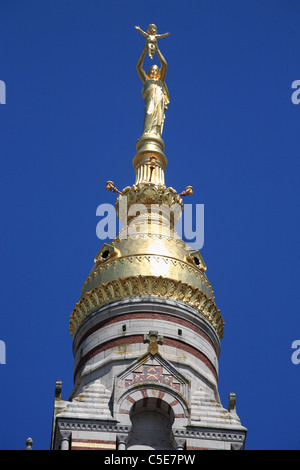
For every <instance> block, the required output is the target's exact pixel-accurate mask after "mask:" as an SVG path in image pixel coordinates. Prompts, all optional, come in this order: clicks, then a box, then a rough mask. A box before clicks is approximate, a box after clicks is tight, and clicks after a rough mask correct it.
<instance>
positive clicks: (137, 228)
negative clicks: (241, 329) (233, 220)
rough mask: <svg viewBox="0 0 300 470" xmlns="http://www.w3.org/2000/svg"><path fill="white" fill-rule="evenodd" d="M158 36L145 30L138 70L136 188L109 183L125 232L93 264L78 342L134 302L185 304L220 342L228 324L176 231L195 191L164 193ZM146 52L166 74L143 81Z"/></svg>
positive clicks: (79, 311) (164, 93)
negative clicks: (94, 324) (102, 313)
mask: <svg viewBox="0 0 300 470" xmlns="http://www.w3.org/2000/svg"><path fill="white" fill-rule="evenodd" d="M152 26H155V25H152ZM155 31H156V32H157V29H156V27H155V28H152V29H150V28H148V32H147V34H148V36H147V39H146V43H145V46H144V49H143V52H142V54H141V56H140V58H139V60H138V63H137V71H138V74H139V76H140V78H141V80H142V82H143V88H142V96H143V98H144V100H145V116H144V125H143V132H142V135H141V137H140V138H139V139H138V140H137V143H136V154H135V156H134V158H133V166H134V169H135V183H134V184H133V185H132V186H127V187H126V188H124V189H123V190H122V191H119V190H118V189H117V188H116V187H115V185H114V183H113V182H112V181H107V183H106V187H107V190H108V191H112V192H115V193H118V197H117V200H116V209H117V215H118V217H119V219H120V221H121V222H122V223H123V227H122V229H121V231H120V233H119V235H118V237H117V238H116V239H115V240H113V241H111V242H109V243H105V244H104V245H103V247H102V248H101V250H100V251H99V253H98V254H97V255H96V257H95V259H94V263H95V264H94V267H93V269H92V271H91V273H90V275H89V276H88V278H87V279H86V281H85V283H84V285H83V288H82V292H81V299H80V300H79V302H78V303H77V304H76V306H75V308H74V310H73V312H72V315H71V317H70V331H71V333H72V336H73V337H74V335H75V334H76V331H77V329H78V328H79V326H80V325H81V323H82V321H83V320H84V319H85V318H86V317H87V316H88V315H89V314H90V313H91V312H93V311H94V310H96V309H98V308H99V307H101V306H103V305H106V304H107V303H110V302H113V301H116V300H120V299H123V298H128V297H136V296H137V297H141V296H150V297H156V298H164V299H172V300H175V301H178V302H183V303H185V304H186V305H188V306H190V307H192V308H194V309H196V310H198V311H199V312H201V314H202V315H203V316H204V317H205V318H206V319H207V321H209V322H210V323H211V324H212V325H213V327H214V329H215V331H216V333H217V334H218V336H219V337H220V338H221V337H222V335H223V326H224V322H223V319H222V317H221V314H220V311H219V310H218V308H217V307H216V305H215V303H214V293H213V290H212V287H211V285H210V283H209V281H208V279H207V277H206V275H205V271H206V266H205V264H204V261H203V259H202V257H201V255H200V253H199V251H195V249H192V248H191V247H189V246H188V245H187V244H186V243H185V242H184V241H183V240H182V239H181V237H180V236H179V235H178V233H177V231H176V228H175V225H176V223H177V222H178V220H179V219H180V217H181V213H182V209H183V202H182V197H183V196H190V195H192V194H193V188H192V186H187V187H186V188H185V190H184V191H182V192H180V193H179V194H178V193H177V191H176V190H175V189H173V188H170V187H166V185H165V169H166V166H167V158H166V156H165V154H164V149H165V144H164V141H163V139H162V130H163V124H164V119H165V111H166V108H167V104H168V103H169V93H168V90H167V86H166V83H165V78H166V72H167V63H166V60H165V58H164V57H163V55H162V54H161V52H160V50H159V48H158V46H157V38H158V37H164V35H161V36H159V35H156V33H155ZM150 33H151V34H150ZM145 34H146V33H145ZM150 46H151V47H150ZM147 51H148V53H150V55H151V54H153V52H154V51H155V52H156V53H157V56H158V58H159V60H160V65H161V67H160V68H158V67H156V68H153V66H152V67H151V68H150V69H149V71H148V73H147V74H146V73H145V71H144V70H143V62H144V58H145V55H146V53H147ZM152 57H153V55H152Z"/></svg>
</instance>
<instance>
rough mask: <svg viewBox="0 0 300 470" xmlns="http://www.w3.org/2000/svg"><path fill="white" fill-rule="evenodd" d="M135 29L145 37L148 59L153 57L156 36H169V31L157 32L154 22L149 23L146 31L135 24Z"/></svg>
mask: <svg viewBox="0 0 300 470" xmlns="http://www.w3.org/2000/svg"><path fill="white" fill-rule="evenodd" d="M135 29H137V30H138V31H139V32H140V33H141V34H142V35H143V36H145V38H147V40H146V44H147V48H148V55H149V57H150V59H153V56H154V53H155V45H156V43H157V38H165V37H166V36H170V33H164V34H157V27H156V26H155V24H149V26H148V28H147V32H145V31H143V30H142V29H141V28H140V27H139V26H136V27H135Z"/></svg>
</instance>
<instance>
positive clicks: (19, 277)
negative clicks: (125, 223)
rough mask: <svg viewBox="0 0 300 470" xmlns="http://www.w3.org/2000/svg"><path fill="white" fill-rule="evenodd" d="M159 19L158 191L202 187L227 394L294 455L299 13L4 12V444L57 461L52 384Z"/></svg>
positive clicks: (127, 169)
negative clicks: (161, 116) (163, 166)
mask: <svg viewBox="0 0 300 470" xmlns="http://www.w3.org/2000/svg"><path fill="white" fill-rule="evenodd" d="M149 23H155V24H157V26H158V29H159V31H161V32H165V31H170V32H171V36H170V37H168V38H165V39H161V40H160V46H161V50H162V52H163V54H164V55H165V57H166V59H167V62H168V72H167V79H166V81H167V84H168V88H169V92H170V97H171V103H170V105H169V109H168V111H167V118H166V122H165V128H164V134H163V138H164V141H165V144H166V150H165V153H166V156H167V158H168V167H167V170H166V184H167V185H168V186H171V187H173V188H175V189H176V190H178V191H182V190H183V189H184V188H185V186H186V185H192V186H193V187H194V195H193V197H192V198H189V200H188V202H190V203H191V202H192V203H194V204H196V203H201V204H204V206H205V243H204V247H203V249H202V250H201V254H202V256H203V258H204V261H205V262H206V264H207V266H208V270H207V276H208V279H209V280H210V282H211V283H212V285H213V288H214V292H215V296H216V303H217V305H218V307H219V308H220V309H221V312H222V315H223V318H224V321H225V323H226V325H225V332H224V338H223V340H222V343H221V357H220V386H219V387H220V388H219V390H220V396H221V400H222V403H223V405H224V406H225V407H227V397H228V393H229V392H235V393H236V395H237V412H238V414H239V416H240V418H241V420H242V424H243V425H244V426H246V427H247V428H248V436H247V442H246V448H247V449H299V448H300V430H299V422H300V407H299V391H300V390H299V388H300V364H299V365H295V364H293V363H292V361H291V355H292V352H293V351H292V349H291V344H292V342H293V341H294V340H299V339H300V328H299V323H300V322H299V285H298V284H299V254H300V251H299V228H300V227H299V149H300V132H299V125H300V104H299V105H295V104H293V103H292V101H291V95H292V92H293V90H292V88H291V84H292V82H293V81H294V80H300V62H299V50H300V3H299V1H296V0H245V1H243V2H241V1H239V0H228V1H221V0H219V1H217V0H194V1H192V0H184V1H178V0H172V1H168V0H160V1H157V0H152V1H151V2H150V1H146V0H144V1H132V0H128V1H126V2H124V1H121V0H118V1H117V0H115V1H112V0H111V1H109V2H108V1H102V0H73V1H72V2H70V1H66V0H59V1H58V0H56V1H53V0H48V1H47V0H42V1H40V0H28V1H27V2H24V1H21V0H19V1H17V0H2V1H1V3H0V80H3V81H4V82H5V84H6V104H5V105H1V106H0V139H1V147H0V152H1V172H0V178H1V182H0V190H1V222H2V224H1V245H0V249H1V254H0V256H1V304H2V305H1V323H0V340H2V341H4V342H5V344H6V354H7V357H6V364H2V365H0V383H1V387H0V416H1V420H0V447H1V449H23V448H24V447H25V441H26V438H27V437H28V436H31V437H32V438H33V441H34V448H35V449H49V445H50V433H51V424H52V412H53V400H54V387H55V381H56V380H62V381H63V390H62V396H63V398H64V399H68V397H69V395H70V393H71V391H72V387H73V355H72V340H71V336H70V334H69V331H68V323H69V315H70V313H71V312H72V309H73V307H74V305H75V303H76V302H77V301H78V299H79V296H80V291H81V287H82V284H83V282H84V280H85V278H86V277H87V275H88V273H89V271H90V269H91V267H92V264H93V258H94V256H95V254H96V253H97V252H98V251H99V249H100V248H101V246H102V241H101V240H99V239H98V238H97V237H96V224H97V222H98V220H99V219H98V218H97V217H96V208H97V206H98V205H99V204H101V203H103V202H106V203H114V201H115V195H114V194H112V193H108V192H107V191H106V188H105V182H106V181H107V180H113V181H114V183H115V185H116V186H117V187H118V188H119V189H122V188H124V187H125V186H127V185H132V184H133V183H134V170H133V166H132V158H133V156H134V154H135V142H136V140H137V138H138V137H139V136H140V135H141V131H142V121H143V100H142V97H141V81H140V79H139V77H138V75H137V73H136V69H135V66H136V62H137V59H138V57H139V55H140V53H141V51H142V48H143V44H144V39H143V38H142V36H141V35H140V34H139V33H138V32H137V31H136V30H135V29H134V26H135V25H136V24H138V25H140V26H141V27H142V28H144V29H145V28H146V27H147V26H148V24H149Z"/></svg>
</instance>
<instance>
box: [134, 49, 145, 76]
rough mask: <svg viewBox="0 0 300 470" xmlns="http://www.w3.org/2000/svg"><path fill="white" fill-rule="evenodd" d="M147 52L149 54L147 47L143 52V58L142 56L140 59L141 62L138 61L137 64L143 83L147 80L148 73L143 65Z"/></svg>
mask: <svg viewBox="0 0 300 470" xmlns="http://www.w3.org/2000/svg"><path fill="white" fill-rule="evenodd" d="M146 52H147V46H146V45H145V47H144V49H143V52H142V53H141V56H140V58H139V60H138V61H137V64H136V69H137V73H138V74H139V77H140V79H141V80H142V82H143V83H144V82H145V80H146V79H147V75H146V72H145V70H144V69H143V63H144V59H145V55H146Z"/></svg>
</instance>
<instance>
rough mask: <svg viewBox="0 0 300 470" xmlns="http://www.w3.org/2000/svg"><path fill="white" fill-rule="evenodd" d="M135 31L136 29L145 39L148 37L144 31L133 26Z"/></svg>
mask: <svg viewBox="0 0 300 470" xmlns="http://www.w3.org/2000/svg"><path fill="white" fill-rule="evenodd" d="M135 29H137V30H138V31H139V32H140V33H141V34H142V35H143V36H145V38H147V37H148V34H147V33H146V32H145V31H143V30H142V29H141V28H140V27H139V26H135Z"/></svg>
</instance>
